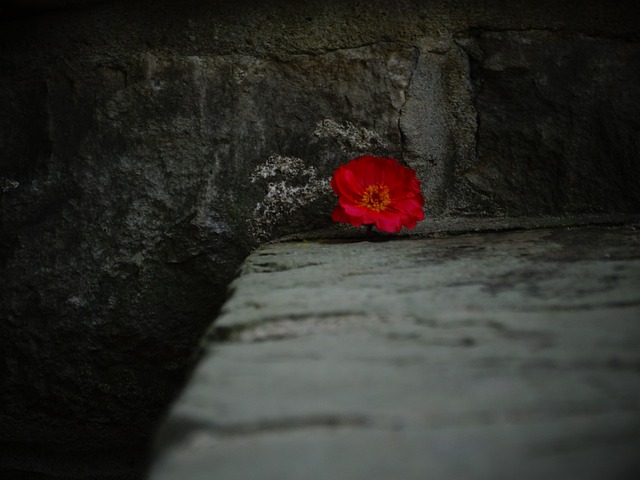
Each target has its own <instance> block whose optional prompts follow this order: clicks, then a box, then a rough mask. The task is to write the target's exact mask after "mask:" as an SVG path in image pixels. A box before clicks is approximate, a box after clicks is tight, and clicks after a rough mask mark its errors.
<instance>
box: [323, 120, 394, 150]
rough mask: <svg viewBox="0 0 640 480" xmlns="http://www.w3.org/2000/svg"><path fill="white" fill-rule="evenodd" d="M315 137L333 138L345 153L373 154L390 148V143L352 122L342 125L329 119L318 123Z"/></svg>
mask: <svg viewBox="0 0 640 480" xmlns="http://www.w3.org/2000/svg"><path fill="white" fill-rule="evenodd" d="M313 135H314V136H316V137H318V138H332V139H334V140H335V141H337V142H338V144H339V145H340V148H341V150H342V151H343V152H345V153H354V152H361V153H365V152H373V151H375V150H378V149H380V148H385V147H388V143H387V141H386V140H384V139H383V138H382V137H381V136H380V135H378V133H376V132H374V131H373V130H369V129H368V128H364V127H356V126H355V125H354V124H352V123H351V122H345V123H343V124H340V123H338V122H336V121H335V120H331V119H329V118H327V119H324V120H322V121H321V122H318V124H317V125H316V129H315V130H314V131H313Z"/></svg>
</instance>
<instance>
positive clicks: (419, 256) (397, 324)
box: [150, 223, 640, 480]
mask: <svg viewBox="0 0 640 480" xmlns="http://www.w3.org/2000/svg"><path fill="white" fill-rule="evenodd" d="M451 225H452V224H449V226H451ZM478 225H479V224H478ZM504 225H505V224H503V226H504ZM511 226H513V224H511ZM445 230H447V231H448V229H445ZM232 291H233V294H232V295H231V297H230V299H229V301H228V302H227V303H226V305H225V307H224V309H223V313H222V315H221V317H220V318H219V320H218V322H217V323H216V325H214V327H213V328H212V331H211V335H210V337H209V339H208V340H207V341H206V342H205V345H204V350H205V353H204V355H203V358H202V360H201V361H200V363H199V366H198V368H197V369H196V371H195V372H194V375H193V377H192V378H191V380H190V382H189V383H188V384H187V387H186V389H185V391H184V392H183V394H182V396H181V397H180V398H179V400H178V401H177V402H176V404H175V405H174V407H173V409H172V410H171V412H170V414H169V416H168V418H167V420H166V422H165V423H164V425H163V427H162V429H161V431H160V434H159V437H158V451H157V457H156V461H155V463H154V465H153V468H152V472H151V477H150V478H152V479H154V480H168V479H181V478H190V479H194V480H195V479H200V478H202V479H204V478H211V477H212V476H215V477H220V478H225V479H279V480H280V479H287V478H291V479H293V478H301V477H303V476H304V477H305V478H312V479H315V478H317V479H321V478H322V479H325V478H332V479H336V478H337V479H350V480H351V479H365V478H366V479H368V480H370V479H377V478H380V479H383V478H384V479H388V478H403V479H424V478H456V479H474V480H475V479H485V478H486V479H503V478H504V479H507V478H515V477H518V478H565V479H574V478H575V479H580V480H585V479H594V480H595V479H602V478H622V479H626V478H629V479H631V478H636V476H637V475H638V473H640V465H639V464H638V462H637V460H636V455H635V454H636V453H637V451H638V448H640V435H639V434H638V432H640V411H639V409H638V405H639V403H638V402H639V399H640V388H639V387H638V382H637V379H638V371H639V369H640V354H639V353H638V352H639V351H640V349H639V348H638V347H639V346H640V328H639V324H638V321H637V319H638V318H640V230H639V229H638V227H637V224H635V223H633V224H627V225H618V226H605V225H600V226H593V225H591V226H584V227H576V228H571V229H567V228H548V229H541V230H531V231H506V232H505V231H503V232H493V233H482V234H477V233H472V234H465V235H457V236H450V237H438V238H424V237H423V238H420V237H417V238H405V239H403V240H401V241H388V242H362V241H361V242H358V241H344V242H341V243H339V242H337V241H335V242H329V243H327V242H322V241H316V240H313V241H312V240H305V241H290V242H285V243H275V244H271V245H267V246H265V247H262V248H260V249H258V250H257V251H256V252H254V253H253V254H252V255H251V256H250V257H249V258H248V259H247V261H246V262H245V264H244V267H243V271H242V274H241V276H240V277H239V278H238V279H237V280H236V281H235V282H234V284H233V286H232Z"/></svg>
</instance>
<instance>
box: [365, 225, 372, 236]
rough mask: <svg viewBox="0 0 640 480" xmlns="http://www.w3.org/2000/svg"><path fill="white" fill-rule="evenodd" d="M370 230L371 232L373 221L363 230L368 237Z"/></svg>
mask: <svg viewBox="0 0 640 480" xmlns="http://www.w3.org/2000/svg"><path fill="white" fill-rule="evenodd" d="M372 232H373V223H369V224H368V225H367V230H366V231H365V235H366V236H367V237H370V236H371V233H372Z"/></svg>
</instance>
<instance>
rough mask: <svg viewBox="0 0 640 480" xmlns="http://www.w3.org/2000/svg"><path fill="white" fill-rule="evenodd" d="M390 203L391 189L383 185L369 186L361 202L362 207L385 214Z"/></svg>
mask: <svg viewBox="0 0 640 480" xmlns="http://www.w3.org/2000/svg"><path fill="white" fill-rule="evenodd" d="M390 203H391V196H390V195H389V187H387V186H386V185H383V184H381V183H378V184H377V185H369V186H368V187H367V188H366V189H365V191H364V193H363V194H362V200H360V206H361V207H366V208H368V209H369V210H373V211H375V212H384V211H385V210H386V209H387V207H388V206H389V204H390Z"/></svg>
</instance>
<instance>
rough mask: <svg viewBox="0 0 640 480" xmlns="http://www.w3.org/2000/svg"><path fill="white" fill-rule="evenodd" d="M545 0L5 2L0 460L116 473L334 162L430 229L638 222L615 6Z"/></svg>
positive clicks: (326, 208) (133, 456)
mask: <svg viewBox="0 0 640 480" xmlns="http://www.w3.org/2000/svg"><path fill="white" fill-rule="evenodd" d="M557 3H558V2H552V1H550V0H544V1H537V2H533V1H525V0H517V1H514V2H510V3H509V5H508V6H505V5H502V4H498V3H496V2H490V1H470V0H467V1H463V0H459V1H444V0H442V1H441V0H434V1H429V2H419V1H404V0H402V1H391V2H390V1H388V0H384V1H383V0H375V1H369V2H350V1H341V0H329V1H326V2H317V1H314V2H311V1H299V2H288V1H284V0H282V1H278V0H272V1H266V2H263V1H260V2H257V1H226V0H222V1H217V2H210V1H198V0H190V1H187V2H177V1H170V0H160V1H150V0H135V1H130V2H115V1H101V2H94V1H91V0H86V1H85V0H69V1H66V2H62V1H59V0H51V1H48V0H38V1H35V0H34V1H29V0H15V1H13V2H9V4H8V5H9V7H6V6H5V5H3V7H1V9H0V17H1V18H0V27H1V28H0V221H1V223H2V227H1V231H0V279H1V280H2V283H1V287H0V351H2V361H1V362H0V382H1V385H0V473H2V472H4V471H7V472H13V473H14V474H15V475H20V474H19V473H18V472H21V471H29V474H35V473H34V472H38V474H41V475H43V476H46V475H54V476H55V475H57V474H58V473H56V472H61V471H64V472H65V473H64V476H65V477H68V478H77V479H81V478H92V479H97V478H135V477H136V476H139V475H140V473H139V472H140V470H141V469H142V466H141V462H140V460H139V459H140V458H141V454H140V452H141V451H143V450H144V447H145V445H146V443H147V441H148V439H149V437H150V435H151V434H152V431H153V426H154V424H155V423H156V422H157V420H158V418H159V417H160V416H161V415H162V412H163V411H164V409H165V408H166V407H167V405H168V404H169V402H170V401H171V399H172V398H173V396H174V395H175V393H176V391H177V390H178V388H179V386H180V385H181V383H182V382H183V381H184V378H185V375H186V374H187V372H188V371H189V368H190V366H191V365H192V364H193V362H194V360H195V358H194V351H195V345H196V344H197V342H198V339H199V338H200V337H201V335H202V334H203V332H204V331H205V329H206V328H207V326H208V325H209V324H210V323H211V322H212V321H213V320H214V319H215V317H216V315H217V313H218V310H219V308H220V306H221V305H222V303H223V301H224V299H225V298H226V295H227V291H226V287H227V285H228V283H229V282H230V281H231V280H232V278H233V277H234V276H235V273H236V269H237V268H238V266H239V265H240V264H241V262H242V260H243V259H244V258H245V257H246V255H247V254H248V253H249V252H250V251H251V250H252V249H254V248H256V247H257V246H258V245H260V244H262V243H263V242H265V241H268V240H270V239H273V238H276V237H279V236H281V235H288V234H296V233H297V232H302V231H306V230H310V229H314V228H317V227H322V226H326V225H327V224H328V223H329V222H330V220H329V214H330V212H331V209H332V208H333V205H334V203H335V198H334V197H333V195H332V194H331V193H330V191H329V188H328V179H329V178H330V176H331V174H332V172H333V170H334V169H335V167H336V166H337V165H339V164H341V163H344V162H346V161H347V160H349V159H350V158H352V157H354V156H357V155H362V154H375V155H378V156H395V157H397V158H399V159H400V161H402V162H404V163H405V164H407V165H409V166H411V167H413V168H414V169H415V170H416V171H417V173H418V176H419V178H420V179H421V181H422V184H423V187H424V193H425V196H426V198H427V205H426V211H427V214H428V216H429V217H430V218H433V219H435V220H434V221H436V222H437V221H439V220H441V219H448V218H451V217H453V216H455V217H464V218H466V217H472V216H505V217H507V216H508V217H519V216H523V215H526V216H528V217H535V216H539V215H543V214H544V215H549V216H566V215H569V216H574V215H577V214H594V213H598V214H611V213H621V212H626V213H634V212H637V211H638V207H639V205H640V189H639V188H638V181H637V179H638V178H640V175H639V173H640V172H639V171H638V169H639V167H638V165H639V162H638V158H639V157H640V146H639V144H638V142H639V137H638V135H637V131H638V118H640V102H639V98H638V97H639V96H640V57H639V54H638V51H639V49H638V41H639V40H640V35H639V33H640V30H639V27H638V25H640V19H639V17H638V14H637V11H636V10H637V9H636V8H634V6H633V2H616V3H615V4H610V5H605V3H607V2H600V1H596V0H590V1H569V2H563V3H562V5H558V4H557ZM572 218H573V217H572ZM463 223H464V221H463ZM109 451H114V452H117V455H116V458H118V461H117V462H115V463H113V462H112V463H110V462H111V460H110V458H112V457H110V456H109V453H108V452H109ZM70 456H72V457H73V458H74V460H75V461H74V464H73V465H69V461H68V458H69V457H70ZM98 458H100V459H102V460H100V462H102V463H99V462H98V460H97V459H98ZM96 462H98V463H99V464H100V467H99V468H95V469H94V470H93V471H92V468H93V467H92V465H93V466H94V467H95V465H97V464H96ZM95 470H100V473H99V474H98V473H96V471H95ZM88 472H89V473H88ZM100 476H102V477H100Z"/></svg>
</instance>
